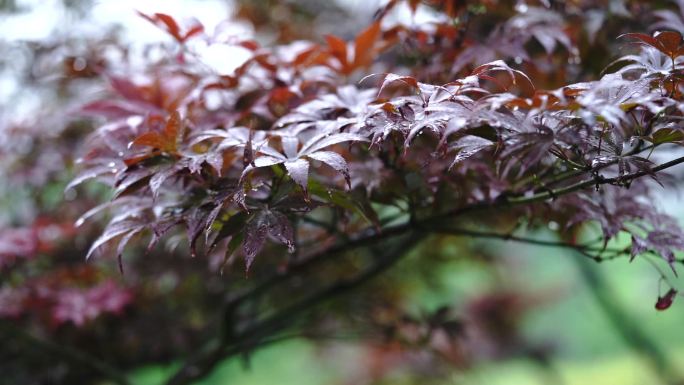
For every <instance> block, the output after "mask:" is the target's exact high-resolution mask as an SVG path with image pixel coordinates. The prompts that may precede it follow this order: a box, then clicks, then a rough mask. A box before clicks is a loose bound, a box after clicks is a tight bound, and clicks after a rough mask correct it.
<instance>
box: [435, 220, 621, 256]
mask: <svg viewBox="0 0 684 385" xmlns="http://www.w3.org/2000/svg"><path fill="white" fill-rule="evenodd" d="M429 231H430V232H432V233H437V234H444V235H452V236H463V237H469V238H486V239H498V240H501V241H512V242H518V243H526V244H530V245H535V246H547V247H560V248H567V249H573V250H576V251H580V252H583V253H585V254H584V255H585V256H587V257H590V258H592V259H597V257H594V256H592V255H591V254H588V253H589V252H592V251H593V252H609V253H624V252H625V250H624V249H610V248H604V247H600V246H592V245H591V244H592V243H595V242H588V243H580V244H573V243H567V242H562V241H547V240H543V239H536V238H527V237H521V236H517V235H513V234H508V233H497V232H489V231H476V230H469V229H462V228H449V227H439V226H437V227H432V228H430V229H429ZM599 258H600V257H599Z"/></svg>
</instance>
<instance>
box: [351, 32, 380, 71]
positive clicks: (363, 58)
mask: <svg viewBox="0 0 684 385" xmlns="http://www.w3.org/2000/svg"><path fill="white" fill-rule="evenodd" d="M379 36H380V22H379V21H376V22H375V23H373V24H372V25H371V26H370V27H368V28H367V29H366V30H365V31H363V32H361V33H360V34H359V35H358V36H357V37H356V40H355V41H354V65H353V66H354V67H357V68H358V67H361V66H366V65H368V64H369V63H370V62H371V61H372V59H373V47H374V46H375V43H376V41H377V40H378V37H379Z"/></svg>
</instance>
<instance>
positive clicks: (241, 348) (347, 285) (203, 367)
mask: <svg viewBox="0 0 684 385" xmlns="http://www.w3.org/2000/svg"><path fill="white" fill-rule="evenodd" d="M397 235H398V234H397ZM424 236H425V233H422V232H413V233H412V234H405V237H404V239H402V240H400V241H398V242H397V243H396V244H394V245H391V246H389V247H388V248H387V249H386V250H384V252H382V251H380V250H374V251H375V252H377V253H378V254H379V256H378V257H377V258H374V260H373V263H372V264H371V265H370V266H369V267H367V268H366V269H365V270H363V271H361V272H360V273H358V274H357V275H355V276H353V277H351V278H345V279H340V280H338V281H336V282H334V283H332V284H330V285H328V286H326V287H324V288H322V289H321V290H318V291H316V292H313V293H312V294H310V295H308V296H306V297H305V298H303V299H301V300H299V301H297V302H295V303H293V304H291V305H289V306H286V307H285V308H283V309H281V310H279V311H276V312H275V313H273V314H272V315H271V316H269V317H266V318H265V319H263V320H261V321H257V322H255V323H253V324H252V325H249V326H247V327H246V328H244V329H243V330H240V331H238V332H237V333H236V334H234V338H232V339H225V340H223V341H221V342H219V343H213V344H212V345H211V346H210V347H208V348H206V349H204V351H203V352H200V353H199V354H197V355H196V356H195V357H192V358H191V359H190V360H189V361H188V362H187V363H186V364H184V365H183V366H182V367H181V369H179V370H178V371H177V372H176V374H175V375H174V376H173V377H172V378H171V379H169V381H168V382H167V385H185V384H189V383H191V382H192V381H194V380H197V379H199V378H202V377H204V376H206V375H207V374H208V373H210V372H211V371H212V370H213V368H214V367H215V366H216V365H217V364H218V363H219V362H220V361H222V360H224V359H226V358H229V357H231V356H234V355H236V354H239V353H244V352H245V351H248V350H249V349H251V348H254V347H257V346H259V345H260V342H261V341H263V339H264V338H265V337H267V336H269V335H272V334H274V333H277V332H279V331H282V330H284V329H285V328H287V327H288V326H290V325H291V324H292V322H293V321H294V320H296V319H297V316H299V315H301V313H304V312H306V311H308V310H310V309H312V308H313V307H315V306H317V305H318V304H320V303H322V302H324V301H327V300H329V299H332V298H334V297H336V296H339V295H342V294H345V293H347V292H349V291H351V290H353V289H355V288H357V287H358V286H360V285H362V284H364V283H366V282H368V281H369V280H371V279H373V278H374V277H376V276H378V275H379V274H381V273H383V272H385V271H386V270H388V269H389V268H390V267H392V266H393V265H394V264H395V263H396V262H397V261H399V260H400V259H401V258H402V257H403V256H405V255H407V254H408V253H409V251H410V250H411V248H412V246H414V245H415V244H417V243H418V242H419V241H420V240H421V239H422V238H423V237H424Z"/></svg>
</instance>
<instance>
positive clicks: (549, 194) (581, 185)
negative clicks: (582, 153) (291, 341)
mask: <svg viewBox="0 0 684 385" xmlns="http://www.w3.org/2000/svg"><path fill="white" fill-rule="evenodd" d="M680 163H684V157H681V158H677V159H674V160H671V161H669V162H666V163H663V164H660V165H658V166H656V167H653V168H652V169H651V170H650V172H651V173H655V172H658V171H662V170H665V169H667V168H670V167H673V166H676V165H678V164H680ZM648 174H649V172H646V171H639V172H635V173H632V174H627V175H623V176H619V177H613V178H603V177H592V178H588V179H585V180H583V181H580V182H577V183H575V184H572V185H569V186H566V187H561V188H558V189H555V190H545V191H543V192H539V193H536V194H533V195H531V196H523V197H507V198H504V199H501V200H497V201H495V202H476V203H473V204H470V205H467V206H463V207H459V208H457V209H454V210H452V211H450V212H447V213H446V214H439V215H435V216H433V217H430V218H426V219H423V220H420V221H416V222H410V221H409V222H405V223H402V224H399V225H394V226H390V227H386V228H384V229H382V231H380V232H377V231H375V230H373V229H372V228H371V229H368V230H367V231H366V232H364V234H362V235H360V236H357V237H355V238H352V239H350V240H349V241H345V242H343V243H340V244H336V245H333V246H331V247H329V248H326V249H323V250H321V251H319V252H316V253H314V254H312V255H310V256H308V257H306V258H304V259H301V260H300V261H297V262H294V263H292V264H290V265H289V266H288V268H287V270H286V271H284V272H281V273H277V274H274V275H271V276H270V277H268V278H266V279H265V280H263V281H262V282H261V283H259V284H257V285H255V286H252V287H250V288H248V289H246V290H245V291H243V292H241V293H240V294H237V295H236V296H233V297H232V298H230V299H228V300H226V303H225V306H227V307H236V306H238V305H239V304H241V303H242V302H244V301H245V300H246V299H248V298H252V297H255V296H259V295H261V294H263V293H265V292H266V291H267V290H268V289H270V288H271V287H273V286H275V285H277V284H278V283H280V282H283V281H285V280H287V279H289V278H290V277H291V276H292V274H295V273H298V272H301V271H304V270H306V269H307V268H310V267H311V266H313V265H315V264H317V263H319V262H321V261H323V260H326V259H328V258H331V257H333V256H335V255H337V254H341V253H344V252H346V251H350V250H354V249H356V248H359V247H362V246H365V245H369V244H373V243H375V242H377V241H381V240H384V239H386V238H388V237H392V236H395V235H398V234H402V233H405V232H407V231H409V230H411V229H415V228H419V227H424V228H426V229H429V228H430V226H434V225H435V224H437V225H438V224H439V223H440V221H442V220H444V219H445V218H451V217H454V216H456V215H459V214H464V213H466V212H471V211H477V210H484V209H492V208H504V207H512V206H521V205H526V204H530V203H536V202H541V201H544V200H547V199H552V198H556V197H559V196H562V195H567V194H571V193H573V192H576V191H580V190H582V189H585V188H587V187H593V186H597V185H603V184H615V183H624V182H627V181H630V180H633V179H637V178H639V177H642V176H645V175H648ZM464 235H466V234H464Z"/></svg>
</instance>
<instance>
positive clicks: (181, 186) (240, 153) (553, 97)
mask: <svg viewBox="0 0 684 385" xmlns="http://www.w3.org/2000/svg"><path fill="white" fill-rule="evenodd" d="M395 3H396V2H392V3H390V4H389V5H388V9H385V10H384V12H385V13H386V12H388V11H389V9H390V8H391V7H393V6H394V5H395ZM412 6H413V5H412ZM530 12H541V13H542V14H543V12H544V11H532V10H526V11H525V12H524V13H521V16H520V17H521V18H524V17H526V15H527V14H528V13H530ZM383 15H384V13H381V14H380V17H382V16H383ZM144 17H145V18H147V19H148V20H150V21H152V22H153V23H155V24H157V25H159V26H160V27H162V28H164V29H165V30H167V31H168V33H169V34H170V35H171V36H173V37H174V39H175V40H176V41H177V42H178V44H179V47H181V48H182V47H186V45H187V46H188V47H191V46H189V45H188V43H189V42H190V41H192V40H193V39H208V41H210V42H211V43H215V44H218V42H212V41H211V38H210V37H209V36H208V35H206V34H205V33H204V32H203V28H202V27H201V25H200V24H195V25H194V26H192V27H191V28H190V29H188V30H187V31H183V30H182V29H181V28H180V27H179V26H178V25H177V24H176V22H175V21H174V19H172V18H171V17H169V16H168V15H164V14H155V15H152V16H148V15H144ZM516 20H517V19H513V20H511V23H513V24H515V23H516V22H517V23H520V21H516ZM544 20H545V19H544ZM549 20H551V19H549ZM383 21H384V20H383V19H382V18H379V19H378V20H376V21H375V22H374V23H373V24H372V25H371V26H370V27H368V28H367V29H366V30H364V31H362V32H361V33H359V34H358V36H357V37H356V38H355V39H354V40H353V41H352V42H350V43H347V42H346V41H344V40H342V39H340V38H337V37H335V36H326V39H325V44H315V43H308V44H305V45H296V46H293V45H290V46H283V47H277V48H276V49H267V48H262V47H259V45H258V44H257V43H256V42H255V41H251V40H236V41H231V42H229V43H228V44H234V45H239V46H241V47H245V48H248V49H249V50H251V51H252V52H253V55H252V57H251V58H250V59H248V60H246V61H245V62H244V63H243V64H242V65H240V66H239V67H238V68H237V69H236V71H235V73H234V74H227V75H226V74H218V73H212V72H211V71H209V72H207V71H206V70H205V69H203V68H202V67H200V66H199V64H201V63H199V62H197V59H196V58H194V59H193V57H192V55H191V54H187V53H186V52H185V51H183V50H179V53H178V55H177V56H172V57H171V58H169V59H168V61H166V62H162V63H158V64H155V65H153V66H152V67H151V69H150V72H149V73H147V74H146V76H147V80H145V81H142V82H133V81H131V80H128V79H127V78H126V77H123V76H117V75H114V74H110V75H108V76H109V79H110V84H111V86H112V89H113V90H114V91H116V93H117V94H118V96H119V97H118V98H114V99H111V98H110V99H106V100H101V101H96V102H93V103H90V104H88V105H86V106H85V107H84V108H83V111H84V113H86V114H87V115H89V116H103V117H106V118H107V124H105V125H103V126H101V127H100V128H98V129H97V130H96V132H94V133H93V134H92V136H91V138H90V145H89V150H88V152H87V153H86V154H85V156H84V157H83V163H84V164H85V171H84V172H83V173H82V174H81V175H80V176H79V177H78V178H76V180H75V181H74V183H72V185H70V187H72V186H75V185H77V184H79V183H81V182H83V181H84V180H87V179H90V178H98V179H100V180H103V181H106V182H109V183H111V185H112V186H113V189H114V197H113V199H112V201H111V202H108V203H106V204H104V205H103V206H102V207H101V208H108V209H110V210H111V211H112V212H113V213H114V214H113V217H112V219H111V220H110V222H109V225H108V226H107V228H106V229H105V231H104V233H103V234H102V236H101V237H100V238H98V239H97V240H96V241H95V242H94V243H93V246H92V248H91V251H90V252H89V254H88V255H90V254H91V253H92V252H93V251H95V250H96V249H98V248H99V247H100V246H102V245H103V244H105V243H107V242H109V241H111V240H114V239H118V248H117V254H118V255H119V256H121V254H122V252H123V250H124V246H125V244H126V243H127V242H128V241H129V240H130V239H131V238H132V237H134V236H136V235H137V234H139V233H143V232H147V233H148V234H149V235H151V239H152V241H151V244H150V247H152V246H153V245H154V244H155V243H156V242H157V241H158V240H159V239H160V238H161V237H162V236H163V235H164V234H165V233H167V232H168V231H170V230H171V229H173V228H174V227H175V226H176V225H179V224H184V225H185V227H186V229H187V234H188V241H189V244H190V247H191V249H192V253H193V255H194V254H195V253H196V251H195V250H196V244H197V242H198V240H199V239H200V237H201V236H202V235H204V241H203V242H204V243H205V244H206V246H207V251H208V252H211V251H213V250H214V249H215V248H216V247H217V246H221V247H219V249H221V252H222V253H223V254H224V255H225V260H226V261H229V260H232V258H231V256H233V255H234V254H242V255H243V256H244V258H245V261H246V266H247V268H249V266H250V265H251V263H252V261H253V260H254V258H255V256H256V255H257V254H259V252H260V251H261V250H262V249H263V247H264V245H265V243H267V240H268V239H271V240H272V241H275V242H276V243H280V244H283V245H285V246H286V248H287V249H288V251H289V252H290V253H294V252H295V249H296V248H297V246H298V244H302V243H311V242H315V241H316V240H317V239H318V240H320V238H321V236H322V235H321V234H320V232H318V231H315V230H310V231H303V230H302V228H303V227H305V226H306V225H305V224H302V221H301V219H302V218H303V217H307V216H316V214H315V212H316V211H314V209H316V208H317V207H320V206H326V207H329V208H333V209H334V210H338V211H340V213H341V214H342V217H344V218H346V219H345V220H346V221H348V222H350V223H355V225H356V226H357V227H358V226H360V225H359V224H358V223H359V222H358V221H361V222H363V221H367V222H368V225H370V226H372V227H373V226H374V227H375V228H378V229H379V228H381V223H380V222H381V219H380V217H381V215H380V214H379V213H378V212H376V211H377V210H375V207H377V206H378V205H387V204H396V203H397V202H399V201H402V200H407V201H408V202H409V203H408V206H409V207H408V208H407V215H410V216H412V217H418V218H420V217H423V218H427V217H429V216H430V215H438V214H443V213H445V212H447V211H448V210H454V209H458V208H459V207H465V206H468V205H473V204H481V203H493V202H496V201H497V200H500V199H502V197H505V198H506V199H508V198H511V197H524V196H525V195H527V194H534V193H536V192H538V191H540V190H543V189H552V188H557V187H560V188H561V189H562V188H563V187H564V185H565V186H567V185H569V184H571V183H574V182H576V181H578V180H581V179H582V178H583V177H586V176H591V175H594V176H597V177H598V176H599V175H600V176H601V177H603V178H605V177H608V176H609V175H610V176H615V178H616V182H615V183H612V186H604V187H602V188H600V189H598V190H600V191H599V192H595V191H591V190H590V189H585V190H584V191H578V192H577V193H575V194H573V195H569V196H562V197H558V198H557V199H549V200H548V201H547V202H545V203H544V204H543V207H536V209H538V210H545V211H546V212H547V214H546V215H551V216H557V217H559V218H558V220H559V221H560V225H561V227H562V228H563V229H569V228H570V227H572V226H579V225H581V224H583V223H589V222H598V223H600V224H601V228H602V230H603V234H604V237H605V241H606V242H608V241H609V240H610V239H612V238H614V237H615V236H616V235H618V233H620V232H627V233H629V234H631V235H632V236H633V247H632V255H633V256H635V255H637V254H641V253H644V252H647V251H656V252H657V253H658V254H660V255H662V256H663V257H664V258H665V259H666V260H667V261H668V262H669V263H670V264H673V263H674V262H675V256H674V251H675V250H677V249H679V248H681V246H682V242H681V241H680V240H679V239H680V238H679V235H678V234H679V230H678V229H677V228H676V227H673V226H672V222H671V221H667V220H665V219H663V218H664V217H663V216H662V215H661V214H659V213H658V212H657V210H656V209H655V208H654V207H652V205H651V204H650V203H648V202H644V201H643V197H644V194H647V187H645V186H641V185H642V184H643V183H642V182H641V181H640V180H639V181H637V180H634V179H635V178H631V176H632V174H633V173H635V172H636V173H643V174H645V175H650V176H651V177H653V178H654V179H657V176H658V175H657V174H656V173H655V172H654V171H652V167H653V166H654V163H653V161H652V160H650V159H649V157H647V156H644V155H643V153H644V151H645V150H646V149H650V150H653V149H654V148H656V147H659V146H661V145H663V144H669V143H678V142H679V141H681V140H682V133H681V131H680V130H679V129H678V128H677V126H676V122H677V121H678V120H677V119H678V117H680V116H681V102H680V92H681V90H680V86H679V83H680V79H679V76H680V75H679V69H678V64H677V63H678V60H679V58H680V57H681V48H680V46H681V35H680V34H679V32H670V31H667V32H657V33H655V34H654V35H652V36H651V35H646V34H635V33H631V34H626V35H623V38H625V39H624V41H625V43H629V40H630V39H631V40H636V41H639V42H642V43H644V45H643V46H641V47H639V48H638V51H639V53H638V54H637V55H629V56H625V57H623V58H622V59H620V61H622V62H625V63H627V65H626V66H622V67H621V68H619V70H618V71H614V72H610V73H608V74H606V75H604V76H602V77H601V78H600V79H599V80H596V81H591V82H582V83H575V84H569V85H566V86H563V87H561V88H558V89H556V90H551V91H546V90H537V89H535V87H534V82H533V81H532V80H531V79H530V78H528V76H527V75H525V73H523V72H522V71H520V70H517V69H513V68H512V67H510V66H509V65H508V64H507V63H506V62H504V61H502V60H495V61H492V62H489V63H485V64H481V65H479V66H476V67H475V68H473V69H472V70H469V71H466V72H465V73H466V74H467V76H463V77H459V78H455V79H453V80H450V81H448V82H444V83H441V84H427V83H423V82H421V81H420V73H419V74H418V75H409V74H407V75H397V74H394V73H383V74H377V75H370V76H367V77H366V78H363V79H360V81H359V82H358V83H357V84H354V83H352V84H345V83H346V82H347V79H348V78H349V76H351V75H353V74H358V73H360V72H361V70H365V69H369V68H370V66H371V64H372V63H373V61H374V60H377V59H376V58H378V57H379V56H378V55H381V54H382V53H383V52H388V51H392V48H393V47H395V46H397V45H400V43H401V42H402V40H401V34H402V33H407V32H409V31H410V30H411V27H408V26H404V25H394V26H391V27H387V28H385V27H382V25H384V24H383ZM539 28H541V27H539ZM549 28H551V27H550V26H548V25H546V26H545V27H544V28H541V29H540V31H537V29H534V28H533V29H532V30H531V32H530V36H531V37H534V38H536V39H537V40H539V42H540V44H541V45H542V46H543V48H544V50H546V51H553V50H554V49H556V48H557V47H556V44H555V43H554V41H557V42H560V43H561V45H562V46H566V48H567V47H570V46H571V42H570V41H569V40H568V38H567V36H566V35H562V36H561V35H558V36H557V35H555V34H550V35H549V34H544V33H543V32H544V31H547V30H548V29H549ZM448 35H449V34H447V36H448ZM435 36H440V38H444V36H442V35H441V34H437V35H435ZM554 36H555V38H554ZM549 39H552V40H553V41H552V40H549ZM480 47H481V46H475V48H480ZM475 48H472V49H475ZM469 49H471V47H469V48H466V49H465V50H464V52H461V53H460V54H461V55H462V56H461V57H468V55H469V54H468V50H469ZM190 50H191V48H188V51H190ZM570 50H572V48H571V47H570ZM522 52H524V51H522ZM483 56H485V57H487V55H482V54H478V55H475V57H476V58H477V59H478V60H482V57H483ZM666 59H667V60H666ZM383 64H384V63H383ZM462 68H463V67H461V66H460V65H457V66H456V67H455V68H453V69H452V70H453V72H452V73H461V72H463V71H462ZM376 69H377V68H376ZM383 69H390V70H394V69H397V68H393V67H389V68H383ZM352 78H354V77H352ZM356 79H358V78H356ZM378 80H379V84H378V86H377V87H376V86H375V84H376V83H378ZM211 98H219V102H218V105H215V106H211V108H210V106H209V104H210V103H211V102H210V99H211ZM378 160H379V161H378ZM572 171H575V172H576V173H575V175H574V176H573V177H572V178H565V179H559V180H558V181H554V182H553V183H555V184H556V185H555V186H554V185H552V184H550V183H545V182H544V180H545V178H546V177H549V176H550V177H554V176H556V177H559V176H562V175H564V174H566V173H568V172H572ZM361 175H364V176H367V175H374V178H378V179H380V180H378V181H376V182H377V183H374V181H369V180H361V179H363V177H361ZM409 177H410V178H409ZM533 177H534V178H537V177H538V178H539V180H538V181H537V182H536V184H535V183H521V181H528V182H532V181H533V179H532V178H533ZM625 177H627V179H625V180H624V181H623V180H621V178H625ZM401 179H404V180H401ZM597 180H598V179H597ZM632 184H637V185H639V186H638V187H634V186H633V187H632V188H631V189H630V190H626V189H625V187H626V186H627V185H632ZM618 196H619V198H617V197H618ZM552 198H555V197H553V196H552ZM615 199H619V202H620V204H619V205H615V204H612V203H611V202H612V201H614V200H615ZM94 213H95V211H90V212H89V213H87V214H86V217H89V216H91V215H93V214H94ZM413 219H416V218H413ZM300 224H301V225H300ZM333 225H334V226H337V224H333ZM349 225H350V224H347V225H346V226H349Z"/></svg>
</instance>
